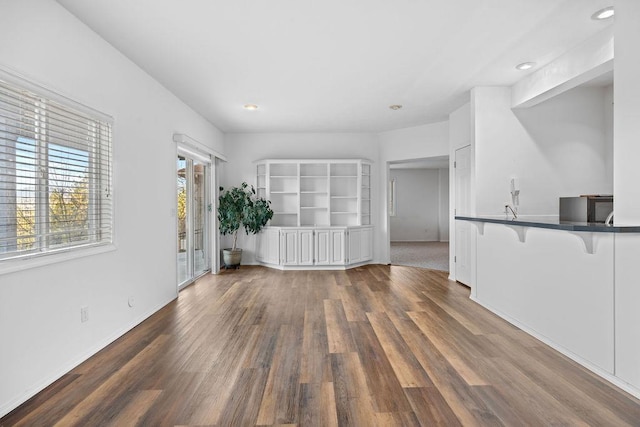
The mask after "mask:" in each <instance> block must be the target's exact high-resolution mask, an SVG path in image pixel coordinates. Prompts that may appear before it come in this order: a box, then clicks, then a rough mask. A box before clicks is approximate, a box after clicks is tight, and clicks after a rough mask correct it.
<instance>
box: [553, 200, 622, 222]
mask: <svg viewBox="0 0 640 427" xmlns="http://www.w3.org/2000/svg"><path fill="white" fill-rule="evenodd" d="M612 211H613V196H605V195H582V196H579V197H560V221H575V222H605V220H606V219H607V216H609V214H610V213H611V212H612Z"/></svg>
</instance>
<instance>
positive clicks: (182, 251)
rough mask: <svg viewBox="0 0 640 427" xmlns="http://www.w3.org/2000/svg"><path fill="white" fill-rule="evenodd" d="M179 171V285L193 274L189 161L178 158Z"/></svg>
mask: <svg viewBox="0 0 640 427" xmlns="http://www.w3.org/2000/svg"><path fill="white" fill-rule="evenodd" d="M177 169H178V175H177V178H178V182H177V184H178V185H177V191H178V194H177V196H178V197H177V199H178V206H177V210H176V212H177V217H178V239H177V243H178V248H177V249H178V250H177V253H178V259H177V262H178V284H180V283H184V282H186V281H187V280H188V279H189V278H190V277H191V276H192V273H191V271H189V264H190V260H189V251H188V245H187V233H188V230H189V224H188V217H187V184H188V182H187V175H188V174H187V160H186V159H185V158H184V157H182V156H178V162H177Z"/></svg>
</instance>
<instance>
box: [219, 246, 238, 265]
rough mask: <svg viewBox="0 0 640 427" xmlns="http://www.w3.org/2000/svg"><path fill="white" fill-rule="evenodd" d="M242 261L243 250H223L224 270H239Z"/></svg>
mask: <svg viewBox="0 0 640 427" xmlns="http://www.w3.org/2000/svg"><path fill="white" fill-rule="evenodd" d="M241 260H242V249H236V250H235V251H234V250H233V249H231V248H227V249H223V250H222V261H223V262H224V268H225V269H226V268H238V267H240V261H241Z"/></svg>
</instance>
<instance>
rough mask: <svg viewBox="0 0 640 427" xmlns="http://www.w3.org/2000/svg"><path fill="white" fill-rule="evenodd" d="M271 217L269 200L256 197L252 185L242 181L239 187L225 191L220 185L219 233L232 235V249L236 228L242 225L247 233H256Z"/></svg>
mask: <svg viewBox="0 0 640 427" xmlns="http://www.w3.org/2000/svg"><path fill="white" fill-rule="evenodd" d="M272 217H273V210H272V209H271V202H270V201H269V200H266V199H263V198H261V197H258V196H257V194H256V190H255V189H254V188H253V186H251V187H249V185H248V184H247V183H246V182H243V183H242V184H241V185H240V187H232V188H230V189H228V190H226V191H225V189H224V188H223V187H220V197H218V222H219V228H220V233H221V234H223V235H227V234H231V235H233V247H232V250H233V251H235V250H236V243H237V241H238V230H239V229H240V227H244V230H245V232H246V233H247V234H250V233H251V234H257V233H259V232H260V230H262V228H263V227H264V226H265V225H267V222H269V220H270V219H271V218H272Z"/></svg>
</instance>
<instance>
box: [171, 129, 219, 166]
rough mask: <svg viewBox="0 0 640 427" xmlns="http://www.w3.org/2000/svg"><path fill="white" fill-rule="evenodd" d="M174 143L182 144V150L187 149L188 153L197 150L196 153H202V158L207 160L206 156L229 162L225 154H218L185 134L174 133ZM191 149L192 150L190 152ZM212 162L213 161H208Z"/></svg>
mask: <svg viewBox="0 0 640 427" xmlns="http://www.w3.org/2000/svg"><path fill="white" fill-rule="evenodd" d="M173 142H176V143H178V144H180V146H181V148H183V149H186V150H188V151H192V150H195V152H196V153H200V154H199V155H200V156H203V157H205V158H206V155H211V156H212V157H215V158H218V159H220V160H224V161H225V162H226V161H227V158H226V157H225V156H224V154H222V153H219V152H217V151H216V150H214V149H212V148H210V147H208V146H206V145H205V144H203V143H201V142H199V141H196V140H195V139H193V138H191V137H190V136H188V135H185V134H184V133H174V134H173ZM189 149H191V150H189ZM208 161H209V162H211V159H209V160H208Z"/></svg>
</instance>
